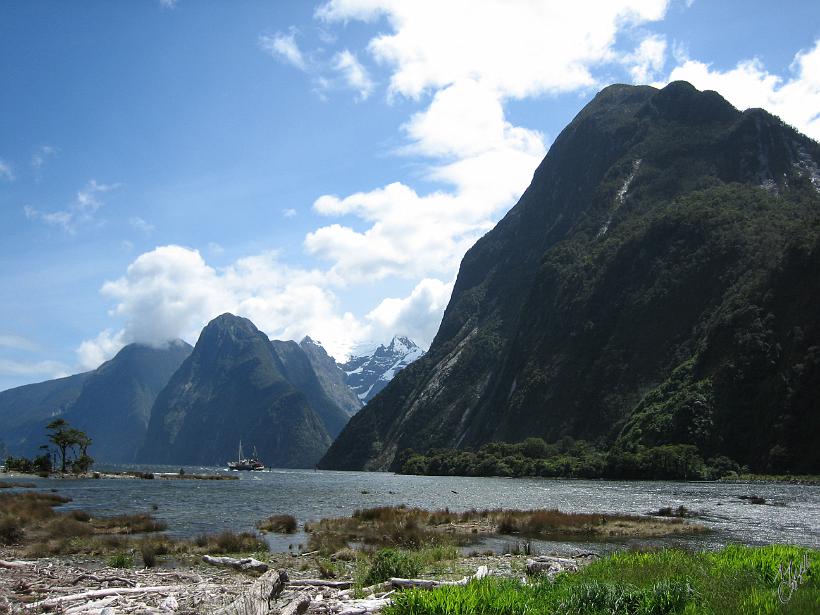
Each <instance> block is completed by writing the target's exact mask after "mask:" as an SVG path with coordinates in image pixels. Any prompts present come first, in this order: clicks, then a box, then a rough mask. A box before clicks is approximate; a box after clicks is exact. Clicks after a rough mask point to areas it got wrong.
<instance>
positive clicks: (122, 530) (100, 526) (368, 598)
mask: <svg viewBox="0 0 820 615" xmlns="http://www.w3.org/2000/svg"><path fill="white" fill-rule="evenodd" d="M68 501H69V498H66V497H64V496H61V495H58V494H55V493H40V492H37V491H33V490H30V489H28V488H25V487H23V486H17V487H16V488H9V489H8V490H4V491H3V492H2V493H0V568H2V569H3V573H2V574H0V613H17V612H22V611H25V612H31V613H38V612H47V611H55V610H57V611H61V612H71V613H76V614H81V613H100V612H102V611H103V609H105V608H111V609H114V610H115V612H118V613H120V612H124V613H131V612H140V613H169V612H176V613H185V614H193V613H223V614H227V613H297V612H298V613H304V612H307V613H317V614H318V613H325V614H329V613H333V614H341V613H347V614H352V613H360V614H361V613H377V612H383V613H386V614H388V615H390V614H392V615H404V614H410V613H477V612H480V613H490V614H496V613H498V614H504V615H514V614H518V613H521V614H523V613H531V612H544V613H552V612H556V613H595V612H619V613H620V612H623V613H684V612H685V613H715V614H717V613H721V614H724V613H727V614H729V613H748V612H767V613H777V612H783V613H786V612H788V613H813V612H816V611H815V610H814V609H815V608H816V604H817V601H818V600H820V582H819V581H818V574H817V572H816V571H817V570H818V566H820V551H817V550H811V549H804V548H800V547H790V546H777V545H773V546H767V547H757V548H754V547H744V546H729V547H726V548H724V549H723V550H721V551H718V552H716V553H687V552H683V551H679V550H661V551H656V552H651V553H641V552H624V553H618V554H615V555H611V556H607V557H598V556H597V555H595V554H592V553H588V552H587V553H581V552H574V553H566V554H561V555H559V554H555V553H553V554H548V555H539V556H535V555H531V554H529V553H527V551H528V548H529V546H528V542H527V540H526V539H527V538H528V537H538V536H541V537H543V536H555V535H562V536H565V537H571V536H572V535H573V534H575V535H579V534H580V535H583V536H584V540H585V542H589V541H590V537H593V539H594V537H595V536H600V535H602V534H606V533H607V532H608V530H601V529H600V527H601V526H608V527H610V528H619V531H621V530H622V531H625V532H628V533H630V535H653V536H654V535H657V532H658V531H660V529H665V530H667V531H670V532H680V531H701V530H700V529H699V526H697V525H696V524H691V523H688V522H685V521H682V520H680V519H673V520H664V519H657V518H652V517H624V516H605V515H602V516H598V515H573V514H567V513H560V512H558V511H502V510H487V511H466V512H461V513H455V512H450V511H448V510H446V509H445V510H439V511H425V510H421V509H416V508H407V507H379V508H372V509H364V510H360V511H356V512H355V513H354V514H353V515H352V516H351V517H343V518H335V519H324V520H320V521H317V522H308V523H304V526H303V527H304V530H305V531H306V532H307V534H308V541H307V543H306V544H293V545H291V547H292V548H291V551H290V552H288V553H271V552H269V551H268V547H267V543H266V542H265V541H264V540H262V538H261V537H260V535H258V534H255V533H250V532H243V533H234V532H222V533H220V534H218V535H212V536H204V535H203V536H198V537H195V538H193V539H189V540H181V539H175V538H171V537H169V536H166V535H164V534H163V533H162V532H163V530H164V529H166V527H165V525H164V523H163V522H162V521H161V520H157V519H155V518H154V517H153V516H152V514H151V513H140V514H136V515H118V516H115V517H102V518H94V517H92V516H91V515H89V514H87V513H84V512H83V511H79V510H70V511H61V510H59V507H60V506H61V505H63V504H65V503H67V502H68ZM599 517H600V518H599ZM604 519H605V520H606V523H604ZM259 525H260V527H265V528H266V529H268V530H270V531H279V532H283V533H293V532H295V531H296V530H297V529H298V528H299V525H300V524H299V521H298V520H296V519H295V518H294V517H292V516H291V515H288V514H283V513H277V514H272V515H271V517H270V518H268V519H265V520H260V523H259ZM659 528H660V529H659ZM491 533H493V534H499V535H504V536H509V537H511V538H512V539H511V540H510V541H509V542H508V543H507V548H506V549H504V551H506V553H496V552H492V551H484V552H482V551H480V550H479V549H478V548H470V547H466V548H465V546H464V545H466V544H468V543H469V542H470V541H473V540H480V538H481V537H482V536H484V535H486V534H491ZM300 536H301V535H300ZM206 562H211V564H216V565H211V564H209V563H206ZM784 570H786V571H789V572H788V574H787V575H786V576H784V573H783V571H784ZM260 575H261V576H260ZM789 575H790V576H789Z"/></svg>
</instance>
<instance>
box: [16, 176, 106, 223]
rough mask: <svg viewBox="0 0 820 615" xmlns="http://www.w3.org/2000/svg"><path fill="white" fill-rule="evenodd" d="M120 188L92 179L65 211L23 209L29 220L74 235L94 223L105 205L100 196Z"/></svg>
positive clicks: (28, 207) (29, 206)
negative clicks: (85, 225)
mask: <svg viewBox="0 0 820 615" xmlns="http://www.w3.org/2000/svg"><path fill="white" fill-rule="evenodd" d="M119 186H120V185H119V184H101V183H99V182H97V181H96V180H93V179H92V180H90V181H89V182H88V183H87V184H86V185H85V186H84V187H83V188H82V189H80V190H78V191H77V195H76V197H75V198H74V201H73V202H72V203H70V204H69V205H68V207H66V208H65V209H60V210H57V211H50V212H48V211H42V210H40V209H37V208H35V207H33V206H31V205H26V206H24V207H23V213H24V214H25V216H26V218H28V219H29V220H39V221H40V222H43V223H44V224H47V225H50V226H58V227H61V228H62V229H63V230H64V231H65V232H66V233H69V234H72V235H73V234H74V233H76V232H77V229H78V228H79V227H80V226H81V225H84V224H88V223H90V222H93V221H94V219H95V214H96V212H97V210H98V209H100V207H102V206H103V204H104V203H103V201H102V199H101V198H100V195H102V194H105V193H106V192H110V191H111V190H115V189H117V188H119Z"/></svg>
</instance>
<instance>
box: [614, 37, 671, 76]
mask: <svg viewBox="0 0 820 615" xmlns="http://www.w3.org/2000/svg"><path fill="white" fill-rule="evenodd" d="M666 47H667V44H666V39H665V38H664V37H663V36H659V35H657V34H653V35H650V36H647V37H646V38H644V39H643V40H642V41H641V44H640V45H638V47H637V48H636V49H635V51H634V52H633V53H630V54H627V55H625V56H624V58H623V63H624V64H625V65H626V66H627V68H628V70H629V74H630V76H631V77H632V82H633V83H636V84H643V83H649V82H651V81H654V80H655V78H656V76H657V75H658V73H660V71H661V70H663V66H664V64H665V63H666Z"/></svg>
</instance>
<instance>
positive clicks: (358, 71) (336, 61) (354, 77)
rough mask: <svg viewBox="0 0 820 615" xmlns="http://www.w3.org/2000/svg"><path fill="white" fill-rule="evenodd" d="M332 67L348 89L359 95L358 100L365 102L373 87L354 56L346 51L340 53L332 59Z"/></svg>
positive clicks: (371, 81)
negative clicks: (340, 75) (339, 74)
mask: <svg viewBox="0 0 820 615" xmlns="http://www.w3.org/2000/svg"><path fill="white" fill-rule="evenodd" d="M333 67H334V68H335V69H336V70H337V71H339V72H340V73H341V74H342V77H343V78H344V80H345V83H347V85H348V87H350V88H352V89H354V90H356V91H357V92H358V93H359V100H367V97H368V96H370V94H371V93H372V92H373V88H374V87H375V86H374V84H373V80H372V79H371V78H370V75H368V74H367V70H366V69H365V67H364V66H362V64H361V62H359V60H358V59H357V58H356V56H355V55H354V54H352V53H351V52H350V51H348V50H347V49H345V50H344V51H340V52H339V53H337V54H336V55H335V56H334V58H333Z"/></svg>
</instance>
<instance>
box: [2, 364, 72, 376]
mask: <svg viewBox="0 0 820 615" xmlns="http://www.w3.org/2000/svg"><path fill="white" fill-rule="evenodd" d="M0 374H2V375H4V376H5V375H10V376H41V377H43V378H44V379H49V380H50V379H52V378H62V377H63V376H67V375H68V372H67V368H66V366H65V365H64V364H63V363H60V362H59V361H37V362H36V363H27V362H24V361H14V360H12V359H0Z"/></svg>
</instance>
